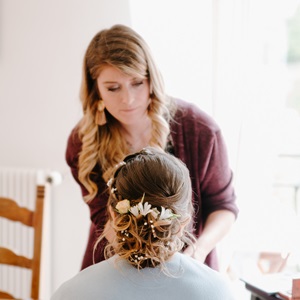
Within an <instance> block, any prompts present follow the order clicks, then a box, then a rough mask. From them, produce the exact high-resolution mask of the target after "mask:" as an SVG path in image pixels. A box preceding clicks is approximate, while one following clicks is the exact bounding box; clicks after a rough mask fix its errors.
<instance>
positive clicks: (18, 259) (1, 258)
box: [0, 247, 32, 269]
mask: <svg viewBox="0 0 300 300" xmlns="http://www.w3.org/2000/svg"><path fill="white" fill-rule="evenodd" d="M0 263H1V264H5V265H10V266H18V267H22V268H27V269H31V267H32V260H31V259H29V258H27V257H25V256H22V255H17V254H16V253H14V252H13V251H11V250H9V249H7V248H3V247H0Z"/></svg>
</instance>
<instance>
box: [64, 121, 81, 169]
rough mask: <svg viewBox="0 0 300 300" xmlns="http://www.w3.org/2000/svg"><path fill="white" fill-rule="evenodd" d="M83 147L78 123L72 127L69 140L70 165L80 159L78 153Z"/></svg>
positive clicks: (68, 159) (68, 158)
mask: <svg viewBox="0 0 300 300" xmlns="http://www.w3.org/2000/svg"><path fill="white" fill-rule="evenodd" d="M81 147H82V142H81V139H80V137H79V128H78V125H77V126H75V127H74V128H73V129H72V131H71V133H70V134H69V137H68V140H67V149H66V160H67V162H68V163H69V165H71V164H72V162H74V160H77V159H78V154H79V152H80V151H81Z"/></svg>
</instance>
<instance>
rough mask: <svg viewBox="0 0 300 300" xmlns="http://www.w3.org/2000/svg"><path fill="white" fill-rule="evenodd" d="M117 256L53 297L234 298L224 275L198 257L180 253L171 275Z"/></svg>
mask: <svg viewBox="0 0 300 300" xmlns="http://www.w3.org/2000/svg"><path fill="white" fill-rule="evenodd" d="M118 258H119V257H118V256H113V257H111V258H110V259H108V260H105V261H102V262H100V263H98V264H95V265H93V266H90V267H88V268H86V269H84V270H83V271H81V272H79V273H78V274H77V275H76V276H75V277H73V278H72V279H70V280H69V281H67V282H65V283H64V284H63V285H62V286H60V288H59V289H58V290H57V291H56V292H55V293H54V295H53V296H52V297H51V300H96V299H97V300H117V299H122V300H134V299H143V300H157V299H164V300H167V299H172V300H182V299H186V300H196V299H197V300H201V299H203V300H233V299H234V296H233V293H232V291H231V289H230V286H229V283H228V282H227V280H225V278H223V276H222V275H221V274H220V273H218V272H216V271H214V270H212V269H211V268H209V267H207V266H206V265H204V264H200V263H199V262H197V261H196V260H195V259H193V258H191V257H189V256H187V255H184V254H180V253H176V254H175V255H174V256H173V257H172V259H171V260H170V261H169V262H168V263H167V268H168V270H169V272H170V273H171V276H167V275H166V274H164V273H163V272H162V271H161V270H160V268H159V267H156V268H145V269H142V270H139V271H138V270H137V269H136V268H134V267H132V266H131V265H130V264H129V263H128V262H127V261H125V260H123V259H122V260H121V259H118Z"/></svg>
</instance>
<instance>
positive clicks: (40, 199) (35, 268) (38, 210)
mask: <svg viewBox="0 0 300 300" xmlns="http://www.w3.org/2000/svg"><path fill="white" fill-rule="evenodd" d="M44 198H45V186H37V197H36V206H35V213H34V219H33V225H34V254H33V261H32V284H31V298H33V299H37V298H38V295H39V286H40V265H41V248H42V229H43V212H44Z"/></svg>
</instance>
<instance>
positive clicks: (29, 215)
mask: <svg viewBox="0 0 300 300" xmlns="http://www.w3.org/2000/svg"><path fill="white" fill-rule="evenodd" d="M0 200H1V201H0V216H1V217H4V218H7V219H9V220H12V221H19V222H21V223H23V224H25V225H27V226H33V212H32V211H31V210H29V209H27V208H25V207H20V206H19V205H18V204H17V203H16V202H15V201H14V200H12V199H9V198H3V197H1V198H0Z"/></svg>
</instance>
